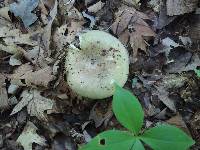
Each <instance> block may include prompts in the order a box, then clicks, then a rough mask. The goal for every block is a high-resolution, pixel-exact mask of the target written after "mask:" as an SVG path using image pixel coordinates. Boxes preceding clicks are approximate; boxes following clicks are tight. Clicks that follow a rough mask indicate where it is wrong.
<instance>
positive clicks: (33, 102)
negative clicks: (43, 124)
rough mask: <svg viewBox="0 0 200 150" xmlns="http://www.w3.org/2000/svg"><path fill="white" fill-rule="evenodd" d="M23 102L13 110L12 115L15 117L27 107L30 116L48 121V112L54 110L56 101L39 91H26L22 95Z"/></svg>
mask: <svg viewBox="0 0 200 150" xmlns="http://www.w3.org/2000/svg"><path fill="white" fill-rule="evenodd" d="M21 98H22V100H21V101H20V102H19V103H18V104H17V105H16V106H15V107H14V108H13V111H12V112H11V114H10V115H14V114H16V113H17V112H19V111H20V110H22V109H23V108H24V107H25V106H27V111H28V114H29V115H30V116H36V117H37V118H38V119H40V120H46V114H45V113H44V112H45V111H47V110H52V109H53V106H54V101H53V100H51V99H48V98H46V97H43V96H41V95H40V92H39V91H38V90H30V91H29V90H25V91H23V93H22V95H21Z"/></svg>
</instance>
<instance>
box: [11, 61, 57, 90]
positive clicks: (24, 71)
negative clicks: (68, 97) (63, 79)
mask: <svg viewBox="0 0 200 150" xmlns="http://www.w3.org/2000/svg"><path fill="white" fill-rule="evenodd" d="M23 67H25V68H23ZM52 71H53V69H52V68H51V67H49V66H48V67H45V68H43V69H40V70H37V71H33V69H32V67H31V66H30V65H28V64H24V65H22V66H20V67H19V68H18V70H17V72H16V73H14V74H12V75H10V76H8V78H9V79H11V83H12V84H16V85H21V86H33V87H34V86H41V87H48V85H49V83H50V81H52V80H53V79H54V78H55V76H54V75H53V73H52Z"/></svg>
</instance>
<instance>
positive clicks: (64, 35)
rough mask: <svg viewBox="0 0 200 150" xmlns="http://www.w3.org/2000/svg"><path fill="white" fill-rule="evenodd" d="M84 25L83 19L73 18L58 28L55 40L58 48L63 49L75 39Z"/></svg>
mask: <svg viewBox="0 0 200 150" xmlns="http://www.w3.org/2000/svg"><path fill="white" fill-rule="evenodd" d="M82 25H83V22H82V21H79V22H77V21H73V20H72V21H71V22H70V23H69V24H65V25H62V26H61V27H59V28H58V29H57V30H56V32H55V34H54V36H53V40H54V42H55V46H56V47H57V48H58V50H62V49H63V47H64V46H65V45H66V44H67V43H68V44H70V43H71V42H72V41H74V39H75V36H76V35H77V33H78V32H80V31H81V30H82Z"/></svg>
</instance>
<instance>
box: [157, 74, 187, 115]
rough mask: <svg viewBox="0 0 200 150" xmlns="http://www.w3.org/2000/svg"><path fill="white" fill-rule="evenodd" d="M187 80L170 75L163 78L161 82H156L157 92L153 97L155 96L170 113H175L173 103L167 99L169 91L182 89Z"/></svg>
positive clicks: (179, 76)
mask: <svg viewBox="0 0 200 150" xmlns="http://www.w3.org/2000/svg"><path fill="white" fill-rule="evenodd" d="M186 81H187V78H186V77H184V76H181V75H176V74H170V75H168V76H165V77H164V78H163V79H162V80H161V81H158V82H156V85H155V88H156V90H157V91H154V92H153V95H157V96H158V97H159V99H160V100H161V101H162V102H163V103H164V104H165V105H166V106H167V107H168V108H169V109H171V110H172V111H174V112H176V107H175V102H174V100H173V99H171V98H170V97H169V91H168V90H169V89H172V88H180V87H182V86H183V85H184V84H185V82H186Z"/></svg>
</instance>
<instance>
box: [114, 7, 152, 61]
mask: <svg viewBox="0 0 200 150" xmlns="http://www.w3.org/2000/svg"><path fill="white" fill-rule="evenodd" d="M148 19H149V18H148V16H147V15H145V14H144V13H141V12H138V11H137V10H135V9H133V8H131V9H125V10H123V11H119V12H118V13H117V15H116V21H115V22H114V23H113V24H112V26H111V29H112V31H113V33H114V34H115V35H117V36H118V38H119V40H120V41H121V42H122V43H123V44H124V45H128V43H130V46H131V47H132V49H133V58H135V59H136V55H137V51H138V49H142V50H144V51H146V47H147V42H146V41H145V40H148V39H149V38H150V37H153V36H155V33H154V31H153V30H152V29H151V28H150V27H149V25H148V24H147V23H146V22H145V20H148ZM134 61H136V60H134Z"/></svg>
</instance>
